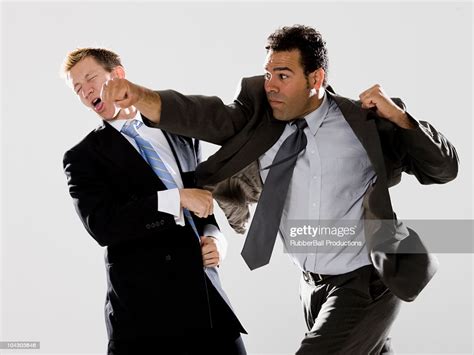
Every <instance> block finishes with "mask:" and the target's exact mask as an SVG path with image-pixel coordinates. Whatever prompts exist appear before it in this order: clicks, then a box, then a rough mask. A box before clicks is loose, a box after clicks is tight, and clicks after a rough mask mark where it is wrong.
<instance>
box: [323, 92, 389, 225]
mask: <svg viewBox="0 0 474 355" xmlns="http://www.w3.org/2000/svg"><path fill="white" fill-rule="evenodd" d="M327 92H328V93H329V94H330V95H331V97H332V98H333V99H334V101H335V102H336V103H337V105H338V106H339V109H340V110H341V112H342V115H343V116H344V118H345V119H346V121H347V123H348V124H349V125H350V126H351V128H352V130H353V131H354V134H355V135H356V136H357V138H358V139H359V141H360V143H361V144H362V146H363V147H364V149H365V151H366V152H367V155H368V157H369V159H370V162H371V163H372V166H373V168H374V170H375V173H376V174H377V183H376V188H375V189H374V191H373V193H372V194H371V196H370V200H369V206H370V207H369V209H370V210H371V211H376V217H378V218H381V219H390V220H391V219H392V218H393V210H392V204H391V201H390V195H389V193H388V184H387V172H386V168H385V163H384V157H383V151H382V146H381V144H380V136H379V133H378V131H377V126H376V124H375V119H376V118H375V117H374V116H375V115H372V114H370V111H369V110H366V109H363V108H361V107H359V106H358V105H356V104H355V103H354V102H352V101H351V100H349V99H346V98H344V97H341V96H338V95H335V94H334V93H332V92H331V91H327Z"/></svg>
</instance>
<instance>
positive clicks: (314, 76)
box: [309, 68, 326, 90]
mask: <svg viewBox="0 0 474 355" xmlns="http://www.w3.org/2000/svg"><path fill="white" fill-rule="evenodd" d="M325 76H326V73H325V72H324V69H323V68H319V69H316V70H315V71H313V72H312V73H310V74H309V83H310V85H311V87H312V88H314V89H316V90H319V89H321V87H322V86H323V83H324V77H325Z"/></svg>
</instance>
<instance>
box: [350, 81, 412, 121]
mask: <svg viewBox="0 0 474 355" xmlns="http://www.w3.org/2000/svg"><path fill="white" fill-rule="evenodd" d="M359 98H360V101H361V103H362V107H363V108H366V109H371V108H374V109H375V112H376V113H377V115H378V116H380V117H382V118H385V119H387V120H389V121H391V122H393V123H395V124H396V125H398V126H399V127H403V128H414V125H413V124H412V122H411V121H410V119H409V118H408V116H407V114H406V113H405V111H404V110H402V109H401V108H400V107H398V106H397V104H395V102H393V101H392V99H391V98H390V97H389V96H388V95H387V94H386V93H385V91H384V89H383V88H382V87H381V86H380V85H379V84H376V85H374V86H372V87H371V88H370V89H367V90H365V91H364V92H363V93H361V94H360V95H359Z"/></svg>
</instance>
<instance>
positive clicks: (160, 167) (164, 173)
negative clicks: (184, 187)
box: [121, 120, 199, 238]
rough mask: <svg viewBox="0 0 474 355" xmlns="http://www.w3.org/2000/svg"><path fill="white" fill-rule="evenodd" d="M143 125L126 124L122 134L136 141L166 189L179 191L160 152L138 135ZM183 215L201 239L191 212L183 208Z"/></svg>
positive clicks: (133, 122) (133, 121) (135, 122)
mask: <svg viewBox="0 0 474 355" xmlns="http://www.w3.org/2000/svg"><path fill="white" fill-rule="evenodd" d="M142 124H143V122H140V121H138V120H132V121H131V122H126V123H125V124H124V125H123V127H122V130H121V132H122V133H123V134H125V135H127V136H128V137H130V138H132V139H134V140H135V143H137V146H138V149H139V150H140V154H141V156H142V157H143V159H145V161H146V162H147V163H148V165H150V166H151V168H152V169H153V171H154V172H155V174H156V175H157V176H158V177H159V178H160V180H161V181H162V182H163V184H165V186H166V188H167V189H168V190H170V189H177V188H178V185H176V182H175V181H174V179H173V176H172V175H171V174H170V172H169V171H168V169H167V168H166V165H165V164H164V163H163V160H161V158H160V156H159V155H158V152H157V151H156V150H155V149H154V148H153V146H152V145H151V144H150V142H148V141H147V140H146V139H144V138H142V137H141V136H140V134H139V133H138V128H140V126H141V125H142ZM183 214H184V217H186V219H187V221H188V223H189V225H190V226H191V227H192V229H193V231H194V233H195V234H196V236H197V237H198V238H199V233H198V231H197V228H196V224H194V221H193V217H192V216H191V212H189V210H188V209H186V208H183Z"/></svg>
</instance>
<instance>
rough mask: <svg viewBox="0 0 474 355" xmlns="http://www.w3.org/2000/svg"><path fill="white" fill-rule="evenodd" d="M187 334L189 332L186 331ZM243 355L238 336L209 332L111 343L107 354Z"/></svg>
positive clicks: (241, 344) (244, 353) (243, 350)
mask: <svg viewBox="0 0 474 355" xmlns="http://www.w3.org/2000/svg"><path fill="white" fill-rule="evenodd" d="M188 332H189V330H188ZM137 354H147V355H204V354H206V355H223V354H225V355H246V354H247V352H246V351H245V347H244V343H243V341H242V338H241V337H240V334H234V335H231V334H227V333H220V332H215V331H212V330H208V331H205V332H201V331H196V333H195V334H183V335H180V336H169V337H153V338H143V339H136V340H110V341H109V345H108V349H107V355H137Z"/></svg>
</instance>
